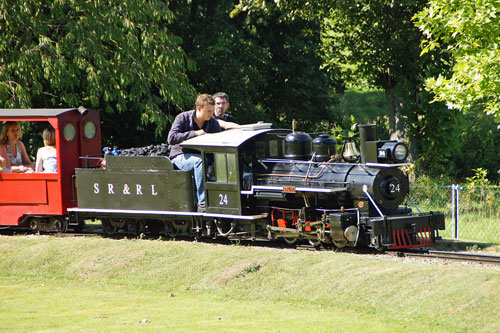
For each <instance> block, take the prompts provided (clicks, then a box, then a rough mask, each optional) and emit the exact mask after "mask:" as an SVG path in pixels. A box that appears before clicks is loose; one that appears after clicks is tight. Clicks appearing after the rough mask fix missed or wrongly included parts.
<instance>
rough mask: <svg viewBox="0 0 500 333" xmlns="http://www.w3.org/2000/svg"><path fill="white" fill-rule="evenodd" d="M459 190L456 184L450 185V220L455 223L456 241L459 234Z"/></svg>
mask: <svg viewBox="0 0 500 333" xmlns="http://www.w3.org/2000/svg"><path fill="white" fill-rule="evenodd" d="M459 190H460V186H459V185H458V184H456V185H455V184H452V185H451V219H452V220H453V222H454V223H455V235H454V236H455V239H458V236H459V233H458V230H459V229H458V228H459V225H458V221H459V218H458V207H459V205H460V200H459Z"/></svg>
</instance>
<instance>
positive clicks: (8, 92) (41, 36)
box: [0, 0, 194, 135]
mask: <svg viewBox="0 0 500 333" xmlns="http://www.w3.org/2000/svg"><path fill="white" fill-rule="evenodd" d="M173 18H174V17H173V14H172V12H171V11H170V10H169V9H168V7H167V6H166V4H165V3H164V2H163V1H144V0H125V1H122V0H120V1H118V0H114V1H107V2H96V1H85V0H58V1H53V2H47V1H41V0H34V1H28V2H19V1H13V0H6V1H2V2H1V3H0V51H1V54H2V57H1V58H0V105H1V106H2V107H6V108H30V107H39V108H40V107H78V106H79V105H84V106H86V107H92V108H95V109H99V110H101V111H104V112H105V113H106V115H107V117H108V119H109V118H111V117H110V115H114V117H112V119H113V120H114V125H115V126H117V127H118V128H117V129H116V130H115V133H120V134H121V135H123V132H124V131H127V132H129V134H133V133H135V131H136V129H137V126H140V125H141V124H154V130H155V131H156V133H157V134H160V133H161V132H162V131H163V130H164V129H165V128H166V125H167V123H168V122H169V119H172V114H174V113H175V112H174V111H175V110H178V109H179V108H181V107H184V106H185V105H186V104H188V103H192V98H193V95H194V91H193V89H192V87H191V86H190V84H189V81H188V79H187V77H186V75H185V71H186V69H187V68H188V63H187V59H186V56H185V53H184V52H183V51H182V50H181V49H180V47H179V43H180V39H179V38H178V37H176V36H174V35H173V34H172V33H171V32H170V31H169V30H168V29H167V26H168V24H171V23H172V21H173ZM108 121H109V120H108Z"/></svg>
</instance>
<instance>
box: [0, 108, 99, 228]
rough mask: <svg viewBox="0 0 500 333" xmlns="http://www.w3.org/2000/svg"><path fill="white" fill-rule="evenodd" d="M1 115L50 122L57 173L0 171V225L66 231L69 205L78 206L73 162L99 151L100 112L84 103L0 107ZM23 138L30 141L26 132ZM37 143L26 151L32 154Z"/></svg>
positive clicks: (5, 118)
mask: <svg viewBox="0 0 500 333" xmlns="http://www.w3.org/2000/svg"><path fill="white" fill-rule="evenodd" d="M0 121H2V122H3V121H17V122H20V123H21V124H24V123H26V122H30V123H31V122H41V125H43V123H44V122H45V123H47V125H48V124H50V125H52V127H53V128H54V129H55V135H56V150H57V170H58V172H57V173H5V172H2V173H0V226H18V227H30V228H31V229H32V230H33V231H39V230H43V231H50V230H55V231H66V229H67V227H68V218H67V214H68V211H67V209H68V208H70V207H74V206H76V198H75V195H76V194H75V193H76V191H75V189H74V179H73V178H74V174H75V168H78V167H81V166H83V163H85V162H84V160H83V159H81V158H80V156H93V155H94V156H98V155H100V154H102V151H101V130H100V121H99V113H98V112H97V111H95V110H90V109H85V108H83V107H80V108H79V109H0ZM33 125H36V124H33ZM40 134H41V132H40ZM22 140H23V142H24V143H25V145H26V146H27V147H28V142H29V138H27V137H26V136H25V137H23V139H22ZM41 144H42V146H43V142H42V143H41ZM37 148H39V147H34V148H33V149H34V151H31V152H29V153H31V155H32V156H34V157H36V149H37ZM87 161H88V160H87ZM4 171H5V170H4ZM75 227H76V226H75Z"/></svg>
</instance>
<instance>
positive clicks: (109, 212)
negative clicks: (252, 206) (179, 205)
mask: <svg viewBox="0 0 500 333" xmlns="http://www.w3.org/2000/svg"><path fill="white" fill-rule="evenodd" d="M68 212H69V213H75V214H76V215H78V214H85V215H87V214H93V216H94V217H102V216H105V217H107V216H113V215H124V216H126V215H134V216H136V217H139V216H140V217H155V218H158V217H161V216H169V217H170V216H203V217H218V218H222V219H235V220H259V219H264V218H267V216H268V214H258V215H231V214H216V213H198V212H180V211H168V210H135V209H95V208H68Z"/></svg>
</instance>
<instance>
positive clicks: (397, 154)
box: [378, 141, 408, 163]
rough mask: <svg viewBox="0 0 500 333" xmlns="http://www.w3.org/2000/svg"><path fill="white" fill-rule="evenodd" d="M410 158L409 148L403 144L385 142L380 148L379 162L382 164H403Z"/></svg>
mask: <svg viewBox="0 0 500 333" xmlns="http://www.w3.org/2000/svg"><path fill="white" fill-rule="evenodd" d="M407 157H408V146H407V145H406V144H404V143H403V142H398V141H385V142H383V144H382V147H380V148H378V160H379V162H382V163H384V162H385V163H403V162H405V161H406V158H407Z"/></svg>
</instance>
